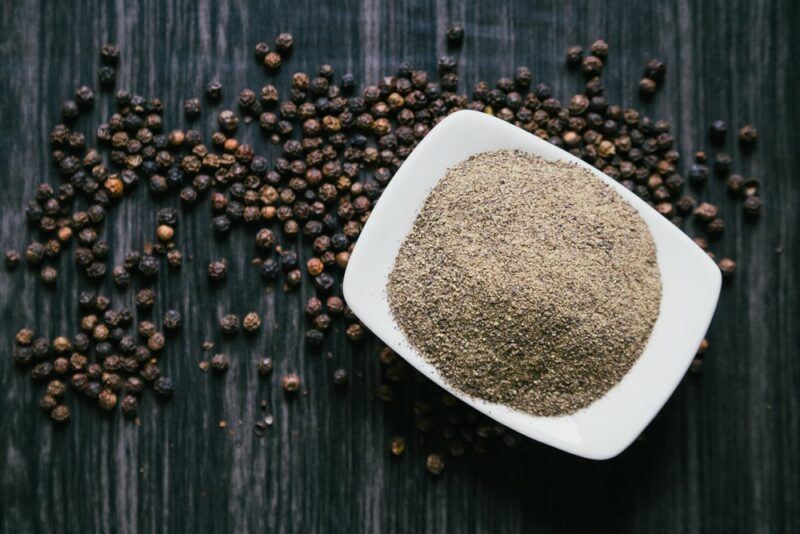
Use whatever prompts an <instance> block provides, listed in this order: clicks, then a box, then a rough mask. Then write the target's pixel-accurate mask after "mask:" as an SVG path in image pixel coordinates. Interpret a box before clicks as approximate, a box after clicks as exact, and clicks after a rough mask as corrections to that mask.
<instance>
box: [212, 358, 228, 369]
mask: <svg viewBox="0 0 800 534" xmlns="http://www.w3.org/2000/svg"><path fill="white" fill-rule="evenodd" d="M229 364H230V360H229V359H228V355H227V354H215V355H214V356H212V357H211V368H212V369H214V370H215V371H217V372H222V371H225V370H227V369H228V365H229Z"/></svg>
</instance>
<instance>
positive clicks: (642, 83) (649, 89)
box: [639, 78, 658, 97]
mask: <svg viewBox="0 0 800 534" xmlns="http://www.w3.org/2000/svg"><path fill="white" fill-rule="evenodd" d="M657 89H658V85H656V82H654V81H653V80H651V79H650V78H642V79H641V80H639V93H640V94H641V95H642V96H644V97H648V96H652V95H653V94H655V92H656V90H657Z"/></svg>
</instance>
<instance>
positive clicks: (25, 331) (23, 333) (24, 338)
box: [15, 328, 34, 346]
mask: <svg viewBox="0 0 800 534" xmlns="http://www.w3.org/2000/svg"><path fill="white" fill-rule="evenodd" d="M33 336H34V333H33V330H31V329H30V328H22V329H20V330H19V331H18V332H17V335H16V337H15V340H16V342H17V345H22V346H27V345H30V344H31V343H33Z"/></svg>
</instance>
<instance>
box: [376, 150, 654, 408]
mask: <svg viewBox="0 0 800 534" xmlns="http://www.w3.org/2000/svg"><path fill="white" fill-rule="evenodd" d="M387 290H388V297H389V303H390V307H391V309H392V313H393V314H394V316H395V319H396V320H397V322H398V324H399V325H400V328H401V329H402V331H403V332H404V333H405V335H406V337H407V338H408V340H409V341H410V342H411V344H412V345H413V346H414V347H415V348H416V349H417V350H418V351H419V352H420V353H421V354H422V356H423V357H424V358H425V359H427V360H428V361H430V362H431V363H432V364H433V365H434V366H435V367H436V368H437V369H438V371H439V372H440V373H441V374H442V376H443V377H444V379H445V380H446V381H447V382H448V383H449V384H451V385H452V386H454V387H455V388H456V389H459V390H461V391H463V392H465V393H467V394H469V395H472V396H475V397H478V398H481V399H485V400H488V401H491V402H496V403H502V404H506V405H508V406H511V407H513V408H516V409H519V410H523V411H525V412H529V413H531V414H534V415H541V416H557V415H564V414H570V413H573V412H575V411H576V410H579V409H581V408H585V407H587V406H589V405H590V404H591V403H592V402H594V401H595V400H597V399H599V398H600V397H602V396H603V395H604V394H605V393H606V392H607V391H608V390H609V389H610V388H612V387H613V386H614V385H615V384H616V383H617V382H619V381H620V379H622V377H623V376H624V375H625V373H626V372H627V371H628V370H629V369H630V368H631V366H632V365H633V363H634V362H635V361H636V359H637V358H638V357H639V355H640V354H641V353H642V351H643V349H644V347H645V344H646V343H647V340H648V338H649V336H650V332H651V330H652V328H653V325H654V323H655V321H656V318H657V316H658V310H659V304H660V300H661V281H660V275H659V269H658V265H657V262H656V249H655V245H654V243H653V240H652V236H651V235H650V231H649V229H648V228H647V226H646V224H645V223H644V221H643V220H642V219H641V218H640V217H639V216H638V214H637V213H636V211H635V210H634V209H633V208H632V207H631V206H630V205H629V204H628V203H627V202H626V201H625V200H624V199H623V198H622V197H621V196H620V195H619V194H618V193H616V192H615V191H613V190H612V189H611V188H610V187H609V186H608V185H607V184H605V183H604V182H603V181H602V180H600V179H599V178H597V177H596V176H594V175H593V174H592V173H591V172H590V171H588V170H585V169H582V168H581V167H578V166H576V165H572V164H568V163H563V162H557V163H554V162H548V161H545V160H543V159H541V158H538V157H536V156H533V155H530V154H526V153H524V152H521V151H507V150H506V151H494V152H484V153H481V154H478V155H475V156H473V157H471V158H469V159H468V160H466V161H463V162H461V163H460V164H458V165H456V166H455V167H453V168H451V169H450V170H449V171H448V172H447V174H446V175H445V176H444V177H443V178H442V179H441V180H440V181H439V183H438V184H437V186H436V187H435V188H434V189H433V191H432V192H431V193H430V195H429V197H428V199H427V200H426V202H425V204H424V206H423V208H422V210H421V211H420V213H419V214H418V216H417V218H416V221H415V223H414V226H413V228H412V230H411V232H410V233H409V234H408V236H407V237H406V239H405V241H404V242H403V244H402V246H401V248H400V251H399V253H398V256H397V258H396V260H395V265H394V267H393V269H392V272H391V274H390V276H389V283H388V288H387Z"/></svg>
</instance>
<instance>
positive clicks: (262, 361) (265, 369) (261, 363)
mask: <svg viewBox="0 0 800 534" xmlns="http://www.w3.org/2000/svg"><path fill="white" fill-rule="evenodd" d="M272 366H273V365H272V358H266V357H264V358H259V360H258V363H257V364H256V370H257V371H258V374H260V375H261V376H267V375H268V374H270V373H271V372H272Z"/></svg>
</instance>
